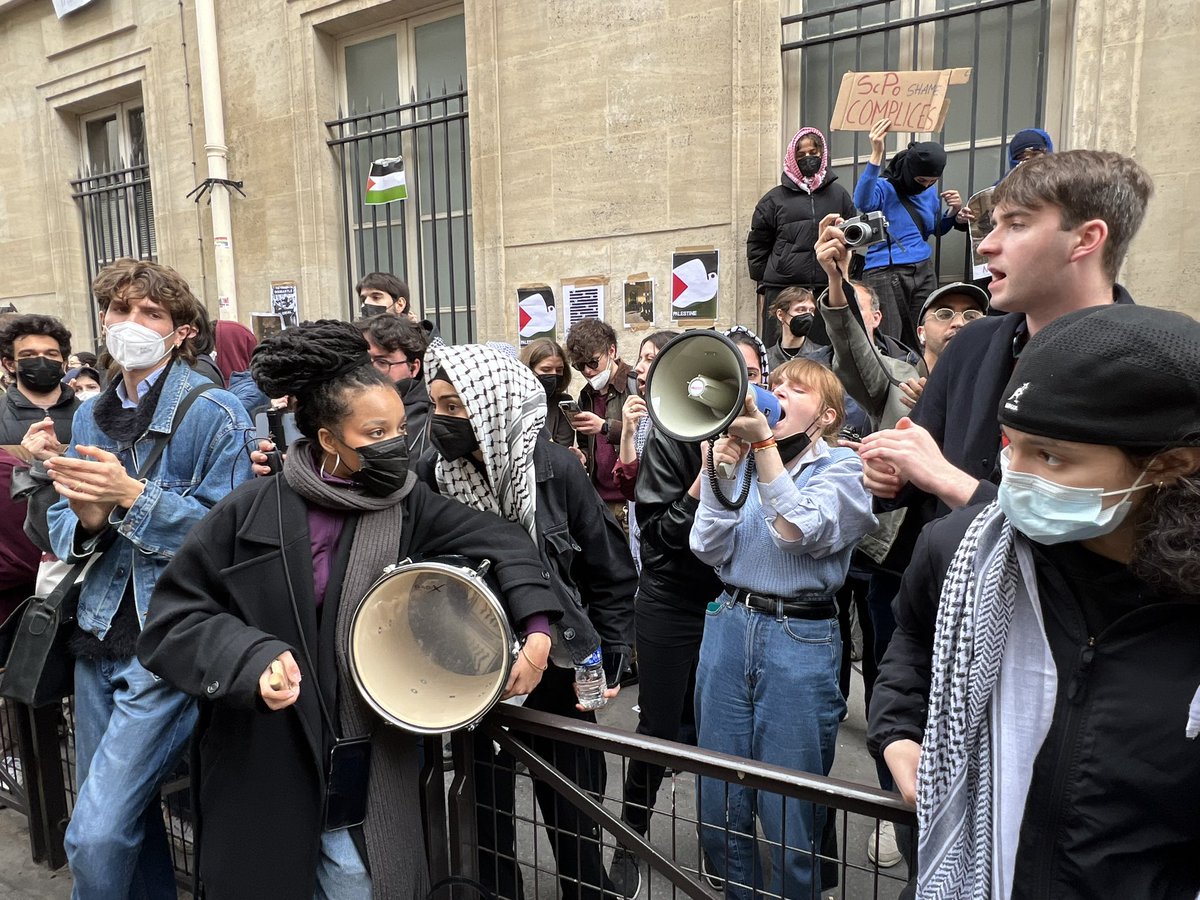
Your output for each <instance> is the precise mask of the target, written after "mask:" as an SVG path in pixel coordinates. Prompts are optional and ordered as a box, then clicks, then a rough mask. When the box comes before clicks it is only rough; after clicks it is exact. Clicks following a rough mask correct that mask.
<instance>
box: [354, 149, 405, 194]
mask: <svg viewBox="0 0 1200 900" xmlns="http://www.w3.org/2000/svg"><path fill="white" fill-rule="evenodd" d="M407 197H408V186H407V185H406V184H405V183H404V157H402V156H397V157H394V158H392V159H377V160H375V161H374V162H373V163H371V174H370V175H368V176H367V196H366V198H365V200H364V202H365V203H369V204H375V203H391V202H392V201H393V200H404V199H405V198H407Z"/></svg>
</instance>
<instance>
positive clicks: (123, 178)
mask: <svg viewBox="0 0 1200 900" xmlns="http://www.w3.org/2000/svg"><path fill="white" fill-rule="evenodd" d="M70 185H71V192H72V196H73V198H74V199H75V202H76V204H77V205H78V206H79V216H80V220H81V222H82V224H83V257H84V277H85V278H86V279H87V286H88V291H89V293H90V291H91V286H92V281H93V280H94V279H95V277H96V274H97V273H98V272H99V271H100V270H101V269H103V268H104V267H105V266H106V265H108V264H109V263H111V262H113V261H114V260H116V259H120V258H121V257H124V256H128V257H132V258H134V259H145V260H157V259H158V238H157V234H156V231H155V227H154V193H153V190H152V189H151V187H150V165H149V163H147V162H146V161H145V160H143V159H140V158H139V159H134V160H133V161H132V162H131V163H130V164H128V165H126V164H125V163H124V162H123V161H121V162H118V163H117V168H116V169H112V170H101V169H89V170H87V171H86V172H81V173H80V174H79V176H78V177H77V178H74V179H72V180H71V181H70Z"/></svg>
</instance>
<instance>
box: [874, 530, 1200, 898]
mask: <svg viewBox="0 0 1200 900" xmlns="http://www.w3.org/2000/svg"><path fill="white" fill-rule="evenodd" d="M980 509H981V507H979V506H974V507H966V508H964V509H959V510H956V511H955V512H953V513H951V514H950V515H948V516H946V517H945V518H943V519H939V520H938V521H936V522H934V523H932V524H931V525H930V526H929V527H927V528H926V529H925V530H924V532H922V534H921V537H920V539H919V540H918V541H917V545H916V549H915V550H914V552H913V557H912V563H911V564H910V565H909V567H908V570H907V571H906V572H905V574H904V580H903V583H902V586H901V588H900V593H899V595H898V596H897V597H896V600H895V602H894V603H893V609H894V611H895V613H896V631H895V634H894V635H893V636H892V640H891V643H890V644H889V645H888V650H887V655H886V656H884V658H883V663H882V665H881V666H880V670H879V678H878V679H877V680H876V682H875V692H874V694H873V695H872V699H871V716H870V724H869V727H868V729H867V747H868V749H869V750H870V751H871V752H872V753H873V754H875V755H876V756H880V755H881V754H882V751H883V748H885V747H886V746H887V745H888V744H890V743H891V742H892V741H895V740H898V739H901V738H907V739H909V740H914V741H917V742H920V741H921V740H922V737H923V736H924V733H925V725H926V718H927V715H928V709H927V704H928V700H929V684H930V660H931V658H932V654H933V640H934V630H935V623H936V620H937V607H938V598H939V597H940V596H941V590H942V583H943V582H944V581H945V578H946V571H947V569H948V567H949V565H950V560H951V558H952V557H953V556H954V551H955V550H956V549H957V547H958V544H959V542H960V541H961V540H962V537H963V535H964V534H965V533H966V530H967V527H968V526H969V525H970V524H971V522H972V520H973V519H974V518H975V516H976V515H977V514H978V513H979V511H980ZM1032 550H1033V558H1034V570H1035V572H1036V575H1037V588H1038V595H1039V601H1040V605H1041V612H1042V620H1043V622H1044V628H1045V633H1046V639H1047V641H1048V642H1049V645H1050V652H1051V656H1052V658H1053V660H1054V666H1055V669H1056V670H1057V673H1058V692H1057V696H1056V699H1055V703H1054V712H1053V718H1052V720H1051V724H1050V730H1049V732H1048V733H1047V735H1046V738H1045V740H1044V741H1043V743H1042V746H1041V749H1040V750H1039V751H1038V753H1037V755H1036V757H1035V758H1034V763H1033V772H1032V779H1031V781H1030V785H1029V793H1028V798H1027V802H1026V805H1025V814H1024V817H1023V819H1022V823H1021V830H1020V837H1019V840H1018V846H1017V856H1016V868H1015V880H1014V884H1013V889H1012V897H1013V900H1033V898H1038V900H1049V898H1054V900H1075V898H1078V900H1083V898H1093V897H1137V898H1139V900H1152V898H1187V900H1192V898H1194V897H1195V896H1196V892H1197V890H1200V819H1197V817H1196V810H1197V809H1198V808H1200V743H1197V741H1195V740H1189V739H1188V738H1187V737H1186V736H1185V731H1186V725H1187V721H1188V707H1189V704H1190V703H1191V700H1192V697H1193V695H1194V694H1195V692H1196V690H1197V685H1200V654H1197V652H1196V648H1197V647H1198V646H1200V600H1198V599H1197V598H1195V597H1192V598H1184V597H1180V596H1164V595H1161V594H1157V593H1155V591H1154V589H1153V588H1151V587H1150V586H1149V585H1147V584H1146V583H1145V582H1141V581H1139V580H1137V579H1136V578H1135V577H1134V576H1133V575H1132V574H1131V573H1130V572H1129V570H1128V569H1127V568H1126V567H1125V566H1123V565H1121V564H1119V563H1116V562H1114V561H1112V560H1109V559H1106V558H1104V557H1101V556H1097V555H1096V554H1093V553H1090V552H1089V551H1087V550H1086V549H1084V548H1083V546H1082V545H1081V544H1077V543H1068V544H1061V545H1058V546H1053V547H1044V546H1040V545H1037V544H1033V545H1032Z"/></svg>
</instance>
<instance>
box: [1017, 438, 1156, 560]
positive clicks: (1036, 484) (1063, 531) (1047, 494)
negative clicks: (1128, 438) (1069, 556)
mask: <svg viewBox="0 0 1200 900" xmlns="http://www.w3.org/2000/svg"><path fill="white" fill-rule="evenodd" d="M1009 456H1010V451H1009V448H1008V447H1005V448H1004V450H1003V451H1002V452H1001V454H1000V475H1001V477H1000V491H999V496H998V497H997V500H998V502H999V504H1000V509H1001V510H1002V511H1003V512H1004V515H1005V516H1006V517H1007V518H1008V521H1009V522H1011V523H1012V526H1013V528H1015V529H1017V531H1019V532H1021V534H1023V535H1025V536H1026V537H1027V538H1029V539H1030V540H1031V541H1037V542H1038V543H1039V544H1065V543H1068V542H1070V541H1086V540H1088V539H1089V538H1094V537H1100V536H1101V535H1104V534H1108V533H1110V532H1112V531H1115V530H1116V529H1117V527H1118V526H1119V525H1120V524H1121V523H1122V522H1124V521H1125V517H1126V516H1127V515H1129V510H1130V509H1131V508H1132V505H1133V504H1132V503H1131V502H1130V500H1129V495H1130V494H1133V493H1135V492H1136V491H1142V490H1145V489H1146V488H1148V487H1153V485H1152V484H1142V483H1141V481H1142V477H1143V476H1144V475H1145V474H1146V473H1145V471H1144V470H1143V472H1142V474H1141V475H1139V476H1138V477H1137V481H1135V482H1134V483H1133V485H1132V486H1131V487H1127V488H1125V489H1124V490H1120V491H1105V490H1102V489H1101V488H1077V487H1069V486H1067V485H1064V484H1058V483H1057V482H1054V481H1050V480H1048V479H1046V478H1042V477H1041V476H1040V475H1030V474H1029V473H1028V472H1012V471H1010V470H1009V468H1008V461H1009ZM1122 494H1124V495H1125V498H1124V499H1123V500H1121V501H1120V502H1119V503H1114V504H1113V505H1112V506H1108V507H1106V506H1104V498H1105V497H1117V496H1120V495H1122Z"/></svg>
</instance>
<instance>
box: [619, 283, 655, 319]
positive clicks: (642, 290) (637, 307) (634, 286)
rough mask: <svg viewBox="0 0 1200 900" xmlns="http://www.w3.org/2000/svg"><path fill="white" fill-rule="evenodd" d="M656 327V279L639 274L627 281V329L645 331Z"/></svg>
mask: <svg viewBox="0 0 1200 900" xmlns="http://www.w3.org/2000/svg"><path fill="white" fill-rule="evenodd" d="M653 327H654V279H653V278H651V277H650V275H649V273H647V272H638V273H637V274H636V275H630V276H629V277H628V278H626V279H625V328H626V329H628V330H630V331H645V330H646V329H648V328H653Z"/></svg>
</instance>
